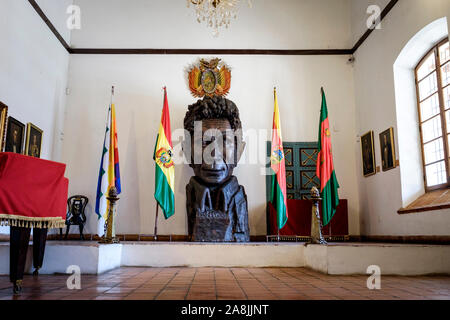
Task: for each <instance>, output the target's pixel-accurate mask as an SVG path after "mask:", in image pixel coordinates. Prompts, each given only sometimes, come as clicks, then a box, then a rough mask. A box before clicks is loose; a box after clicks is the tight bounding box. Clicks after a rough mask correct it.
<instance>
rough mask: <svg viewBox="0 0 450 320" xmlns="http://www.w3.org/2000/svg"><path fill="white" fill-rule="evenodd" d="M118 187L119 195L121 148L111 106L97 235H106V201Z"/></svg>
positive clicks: (103, 154)
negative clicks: (109, 194) (113, 188)
mask: <svg viewBox="0 0 450 320" xmlns="http://www.w3.org/2000/svg"><path fill="white" fill-rule="evenodd" d="M112 187H116V189H117V194H120V193H121V192H122V186H121V183H120V166H119V147H118V143H117V128H116V108H115V106H114V104H111V105H110V107H109V111H108V121H107V124H106V132H105V140H104V142H103V152H102V160H101V162H100V173H99V176H98V184H97V199H96V203H95V212H96V213H97V215H98V229H97V234H98V235H99V236H100V237H101V236H103V235H104V234H105V224H106V221H107V220H108V213H109V201H108V200H107V199H106V197H107V196H108V193H109V189H111V188H112Z"/></svg>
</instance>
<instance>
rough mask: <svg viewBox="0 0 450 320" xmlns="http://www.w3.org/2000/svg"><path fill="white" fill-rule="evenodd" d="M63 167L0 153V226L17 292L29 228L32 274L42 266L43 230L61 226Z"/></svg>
mask: <svg viewBox="0 0 450 320" xmlns="http://www.w3.org/2000/svg"><path fill="white" fill-rule="evenodd" d="M65 170H66V165H65V164H61V163H57V162H52V161H47V160H42V159H37V158H32V157H28V156H24V155H20V154H15V153H0V225H3V226H10V227H11V234H10V242H11V246H10V279H11V282H13V283H14V289H15V291H20V288H21V283H22V280H23V273H24V269H25V262H26V253H27V250H28V243H29V240H30V231H31V229H33V264H34V267H35V269H36V271H35V274H37V272H38V270H39V269H40V268H41V267H42V264H43V259H44V251H45V241H46V239H47V231H48V229H50V228H62V227H64V226H65V218H66V201H67V191H68V186H69V181H68V180H67V179H66V178H64V172H65Z"/></svg>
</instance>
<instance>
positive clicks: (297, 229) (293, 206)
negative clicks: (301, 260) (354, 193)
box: [267, 200, 348, 237]
mask: <svg viewBox="0 0 450 320" xmlns="http://www.w3.org/2000/svg"><path fill="white" fill-rule="evenodd" d="M267 205H268V206H269V224H270V225H269V230H270V234H271V235H277V232H278V230H277V220H276V219H277V215H276V212H275V209H274V207H273V206H272V204H271V203H270V202H269V203H268V204H267ZM287 205H288V211H289V219H288V221H287V223H286V225H285V226H284V228H283V229H281V230H280V235H282V236H304V237H309V236H311V209H312V202H311V201H310V200H288V201H287ZM320 207H321V206H320ZM320 210H321V209H320ZM322 233H323V235H325V236H346V235H348V203H347V200H339V206H338V207H337V210H336V214H335V215H334V217H333V219H331V222H330V224H329V225H327V226H325V227H324V228H323V229H322Z"/></svg>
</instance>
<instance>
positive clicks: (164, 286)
mask: <svg viewBox="0 0 450 320" xmlns="http://www.w3.org/2000/svg"><path fill="white" fill-rule="evenodd" d="M67 279H68V276H66V275H52V276H45V275H41V276H39V278H33V277H32V276H27V277H26V278H25V281H24V288H23V292H22V294H21V295H20V296H14V295H12V293H11V284H10V283H9V281H8V277H5V276H1V277H0V300H11V299H27V300H32V299H37V300H61V299H63V300H73V299H76V300H93V299H98V300H104V299H125V300H153V299H165V300H182V299H187V300H215V299H225V300H234V299H237V300H246V299H249V300H279V299H280V300H317V299H320V300H331V299H332V300H337V299H343V300H356V299H357V300H361V299H375V300H397V299H413V300H416V299H420V300H423V299H427V300H428V299H444V300H450V277H442V276H439V277H394V276H384V277H382V278H381V286H382V288H381V290H369V289H367V285H366V282H367V277H366V276H328V275H323V274H320V273H317V272H314V271H311V270H308V269H303V268H120V269H116V270H114V271H111V272H108V273H105V274H103V275H99V276H88V275H84V276H82V278H81V286H82V288H81V290H69V289H67V285H66V281H67Z"/></svg>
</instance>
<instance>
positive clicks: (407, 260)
mask: <svg viewBox="0 0 450 320" xmlns="http://www.w3.org/2000/svg"><path fill="white" fill-rule="evenodd" d="M31 251H32V249H31V247H30V249H29V252H28V259H27V267H26V272H27V273H31V272H32V254H31ZM71 265H76V266H79V267H80V269H81V272H82V273H83V274H101V273H103V272H106V271H109V270H112V269H115V268H118V267H120V266H129V267H307V268H310V269H313V270H316V271H319V272H322V273H326V274H333V275H350V274H366V272H367V268H368V267H369V266H371V265H376V266H379V267H380V269H381V272H382V274H384V275H426V274H450V246H445V245H404V244H364V243H331V244H329V245H328V246H321V245H305V244H304V243H285V242H284V243H246V244H238V243H233V244H224V243H185V242H122V243H120V244H113V245H105V244H98V243H96V242H76V241H69V242H67V241H48V242H47V247H46V250H45V258H44V266H43V268H42V269H41V274H54V273H66V270H67V268H68V267H69V266H71ZM0 274H2V275H6V274H9V243H7V242H4V243H0Z"/></svg>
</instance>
